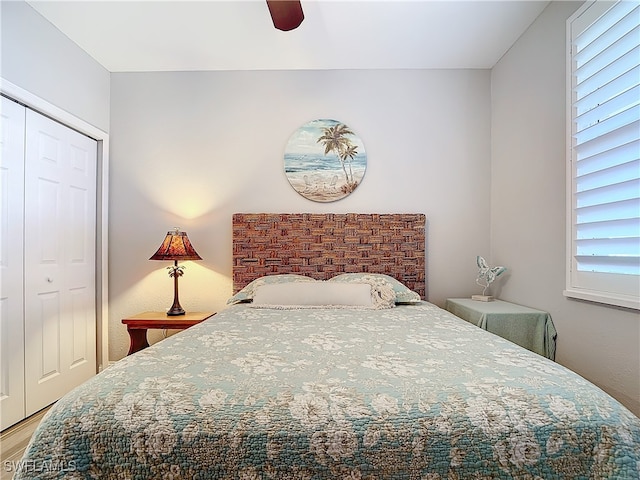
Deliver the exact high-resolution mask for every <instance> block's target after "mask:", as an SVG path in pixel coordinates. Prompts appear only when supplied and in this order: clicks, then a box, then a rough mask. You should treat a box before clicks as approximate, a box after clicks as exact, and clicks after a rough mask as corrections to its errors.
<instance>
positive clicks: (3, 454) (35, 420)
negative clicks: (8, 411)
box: [0, 407, 51, 480]
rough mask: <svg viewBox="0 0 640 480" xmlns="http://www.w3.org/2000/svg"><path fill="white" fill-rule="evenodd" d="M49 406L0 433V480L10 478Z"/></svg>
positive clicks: (9, 479) (8, 479)
mask: <svg viewBox="0 0 640 480" xmlns="http://www.w3.org/2000/svg"><path fill="white" fill-rule="evenodd" d="M49 408H51V407H46V408H44V409H42V410H40V411H39V412H38V413H35V414H33V415H32V416H30V417H29V418H27V419H25V420H23V421H22V422H20V423H18V424H17V425H14V426H13V427H11V428H8V429H6V430H5V431H3V432H2V434H0V480H11V479H12V478H13V474H14V473H15V468H16V467H17V466H18V465H19V462H20V459H21V458H22V454H23V453H24V450H25V448H27V444H28V443H29V440H30V439H31V435H32V434H33V432H34V431H35V429H36V427H37V426H38V424H39V423H40V420H42V417H43V416H44V414H45V413H47V411H48V410H49Z"/></svg>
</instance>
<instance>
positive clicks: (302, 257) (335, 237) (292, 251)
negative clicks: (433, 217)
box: [233, 213, 426, 299]
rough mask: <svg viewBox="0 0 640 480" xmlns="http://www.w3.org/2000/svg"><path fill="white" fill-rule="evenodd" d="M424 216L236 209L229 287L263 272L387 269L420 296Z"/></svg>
mask: <svg viewBox="0 0 640 480" xmlns="http://www.w3.org/2000/svg"><path fill="white" fill-rule="evenodd" d="M425 221H426V219H425V216H424V215H423V214H419V213H408V214H404V213H403V214H360V213H346V214H337V213H236V214H234V215H233V292H234V293H236V292H237V291H238V290H240V289H242V288H243V287H244V286H245V285H247V284H248V283H249V282H251V281H252V280H255V279H256V278H258V277H261V276H264V275H273V274H278V273H280V274H282V273H296V274H300V275H307V276H310V277H313V278H315V279H317V280H327V279H329V278H331V277H333V276H334V275H337V274H339V273H355V272H369V273H385V274H387V275H390V276H392V277H394V278H396V279H398V280H399V281H401V282H402V283H404V284H405V285H407V286H408V287H409V288H410V289H411V290H414V291H416V292H417V293H418V294H419V295H420V296H421V297H422V298H423V299H424V298H425V293H426V283H425V253H426V252H425Z"/></svg>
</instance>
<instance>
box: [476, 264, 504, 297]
mask: <svg viewBox="0 0 640 480" xmlns="http://www.w3.org/2000/svg"><path fill="white" fill-rule="evenodd" d="M476 263H477V264H478V268H479V271H478V276H477V277H476V283H477V284H478V285H480V286H481V287H483V290H482V299H483V300H484V301H490V300H493V297H487V296H486V295H485V292H486V291H487V288H489V285H491V284H492V283H493V281H494V280H495V279H496V278H498V277H499V276H500V275H502V274H503V273H504V272H505V271H506V270H507V268H506V267H500V266H498V267H490V266H489V264H488V263H487V261H486V260H485V259H484V258H482V257H481V256H480V255H478V256H477V257H476ZM474 297H477V298H476V299H478V300H479V299H481V297H480V296H478V295H474V296H473V297H472V298H474Z"/></svg>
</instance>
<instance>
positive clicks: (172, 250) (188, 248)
mask: <svg viewBox="0 0 640 480" xmlns="http://www.w3.org/2000/svg"><path fill="white" fill-rule="evenodd" d="M149 260H202V258H201V257H200V255H198V252H196V251H195V249H194V248H193V246H192V245H191V242H190V241H189V237H187V234H186V232H181V231H180V230H179V229H178V228H176V229H174V230H173V231H170V232H167V236H166V237H165V238H164V241H163V242H162V245H160V248H158V251H157V252H156V253H154V254H153V255H152V256H151V258H150V259H149Z"/></svg>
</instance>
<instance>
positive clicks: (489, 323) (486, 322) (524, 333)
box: [445, 298, 557, 360]
mask: <svg viewBox="0 0 640 480" xmlns="http://www.w3.org/2000/svg"><path fill="white" fill-rule="evenodd" d="M445 308H446V309H447V310H448V311H449V312H451V313H453V314H454V315H455V316H457V317H460V318H462V319H463V320H466V321H467V322H469V323H473V324H474V325H476V326H478V327H480V328H482V329H483V330H487V331H488V332H491V333H495V334H496V335H499V336H501V337H502V338H506V339H507V340H509V341H511V342H513V343H516V344H518V345H520V346H521V347H524V348H526V349H527V350H531V351H532V352H535V353H537V354H539V355H542V356H544V357H547V358H550V359H551V360H554V359H555V356H556V337H557V333H556V329H555V326H554V325H553V321H552V320H551V315H549V313H547V312H544V311H542V310H536V309H535V308H529V307H523V306H522V305H517V304H515V303H510V302H505V301H503V300H494V301H492V302H479V301H477V300H471V299H470V298H448V299H447V303H446V305H445Z"/></svg>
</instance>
